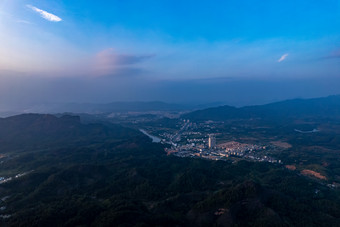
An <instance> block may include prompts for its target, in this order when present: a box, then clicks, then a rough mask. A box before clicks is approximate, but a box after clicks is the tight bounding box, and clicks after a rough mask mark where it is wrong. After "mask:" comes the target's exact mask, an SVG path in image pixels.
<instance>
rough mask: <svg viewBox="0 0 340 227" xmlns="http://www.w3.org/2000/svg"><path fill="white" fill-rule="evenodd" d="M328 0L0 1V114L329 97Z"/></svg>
mask: <svg viewBox="0 0 340 227" xmlns="http://www.w3.org/2000/svg"><path fill="white" fill-rule="evenodd" d="M339 85H340V1H337V0H324V1H319V0H300V1H293V0H285V1H283V0H262V1H255V0H243V1H240V0H229V1H218V0H217V1H205V0H201V1H200V0H195V1H191V0H187V1H177V0H169V1H167V0H163V1H162V0H154V1H151V0H143V1H141V0H139V1H132V0H125V1H114V0H110V1H106V0H101V1H90V0H82V1H76V0H49V1H43V0H1V1H0V109H1V108H2V109H6V108H7V109H8V108H10V107H11V106H20V105H34V104H40V103H64V102H94V103H107V102H113V101H154V100H157V101H165V102H172V103H189V102H190V103H209V102H223V103H226V104H230V105H235V106H242V105H254V104H262V103H268V102H273V101H278V100H283V99H291V98H309V97H319V96H327V95H333V94H340V86H339Z"/></svg>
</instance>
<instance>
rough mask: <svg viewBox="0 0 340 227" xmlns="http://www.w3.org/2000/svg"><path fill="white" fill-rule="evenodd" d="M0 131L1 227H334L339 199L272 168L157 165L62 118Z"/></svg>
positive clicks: (131, 146)
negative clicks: (0, 177)
mask: <svg viewBox="0 0 340 227" xmlns="http://www.w3.org/2000/svg"><path fill="white" fill-rule="evenodd" d="M0 126H1V127H0V136H1V137H0V138H1V140H0V149H1V159H0V161H1V162H0V173H1V176H2V177H4V178H5V179H8V178H10V177H12V178H11V180H8V181H6V182H2V183H1V184H0V198H1V200H0V203H1V204H0V215H1V216H0V217H1V225H3V226H340V224H339V223H340V194H339V191H338V190H334V189H331V188H329V187H327V186H326V185H324V184H322V183H320V182H319V181H316V180H312V179H309V178H306V177H304V176H300V175H297V174H296V173H295V172H293V171H290V170H288V169H286V168H284V167H283V166H281V165H275V164H270V163H259V162H247V161H239V162H234V163H231V162H227V161H210V160H203V159H198V158H197V159H189V158H179V157H175V156H167V155H166V153H165V152H164V145H162V144H158V143H152V142H151V140H150V139H149V138H148V137H146V136H144V135H143V134H142V133H140V132H139V131H136V130H133V129H128V128H124V127H122V126H119V125H111V124H106V125H102V124H83V123H81V122H80V120H79V118H77V117H71V116H63V117H55V116H52V115H36V114H32V115H20V116H15V117H11V118H5V119H1V120H0ZM18 174H21V175H19V177H15V176H18Z"/></svg>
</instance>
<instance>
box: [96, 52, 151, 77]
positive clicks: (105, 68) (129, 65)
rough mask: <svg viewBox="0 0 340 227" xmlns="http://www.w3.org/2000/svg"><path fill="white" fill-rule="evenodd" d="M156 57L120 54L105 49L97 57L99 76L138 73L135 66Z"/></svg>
mask: <svg viewBox="0 0 340 227" xmlns="http://www.w3.org/2000/svg"><path fill="white" fill-rule="evenodd" d="M152 57H154V55H130V54H119V53H117V52H116V51H115V50H114V49H113V48H109V49H105V50H103V51H101V52H99V53H97V54H96V56H95V65H96V71H97V72H96V73H97V74H103V75H105V74H117V73H118V72H121V71H122V70H123V71H126V70H129V71H131V70H132V71H136V70H139V68H138V67H137V68H135V65H138V64H140V63H143V62H144V61H146V60H148V59H150V58H152Z"/></svg>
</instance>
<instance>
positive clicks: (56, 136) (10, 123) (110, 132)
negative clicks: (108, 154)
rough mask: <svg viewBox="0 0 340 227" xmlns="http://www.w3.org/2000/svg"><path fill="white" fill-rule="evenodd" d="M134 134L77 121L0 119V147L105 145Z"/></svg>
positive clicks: (42, 117)
mask: <svg viewBox="0 0 340 227" xmlns="http://www.w3.org/2000/svg"><path fill="white" fill-rule="evenodd" d="M138 134H139V133H138V132H137V131H134V130H132V129H127V128H124V127H121V126H119V125H113V124H106V125H102V124H82V123H81V122H80V117H78V116H70V115H64V116H61V117H56V116H54V115H50V114H22V115H17V116H12V117H8V118H0V147H5V146H11V147H26V148H27V146H38V147H43V146H45V147H46V146H50V145H53V144H59V145H60V143H61V144H67V143H73V144H75V143H78V142H86V141H87V140H88V141H92V142H93V141H96V140H97V141H104V140H107V139H110V138H115V139H117V138H119V139H121V138H124V137H125V136H130V135H138Z"/></svg>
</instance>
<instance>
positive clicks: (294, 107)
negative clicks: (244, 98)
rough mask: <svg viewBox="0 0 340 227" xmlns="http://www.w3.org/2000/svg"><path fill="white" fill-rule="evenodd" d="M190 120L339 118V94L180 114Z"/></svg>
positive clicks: (222, 107) (220, 107) (221, 107)
mask: <svg viewBox="0 0 340 227" xmlns="http://www.w3.org/2000/svg"><path fill="white" fill-rule="evenodd" d="M182 117H183V118H188V119H191V120H215V121H224V120H228V119H249V118H290V117H321V118H340V95H336V96H329V97H324V98H314V99H292V100H287V101H282V102H276V103H271V104H266V105H258V106H246V107H241V108H236V107H232V106H219V107H214V108H208V109H203V110H197V111H193V112H191V113H188V114H184V115H182Z"/></svg>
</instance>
